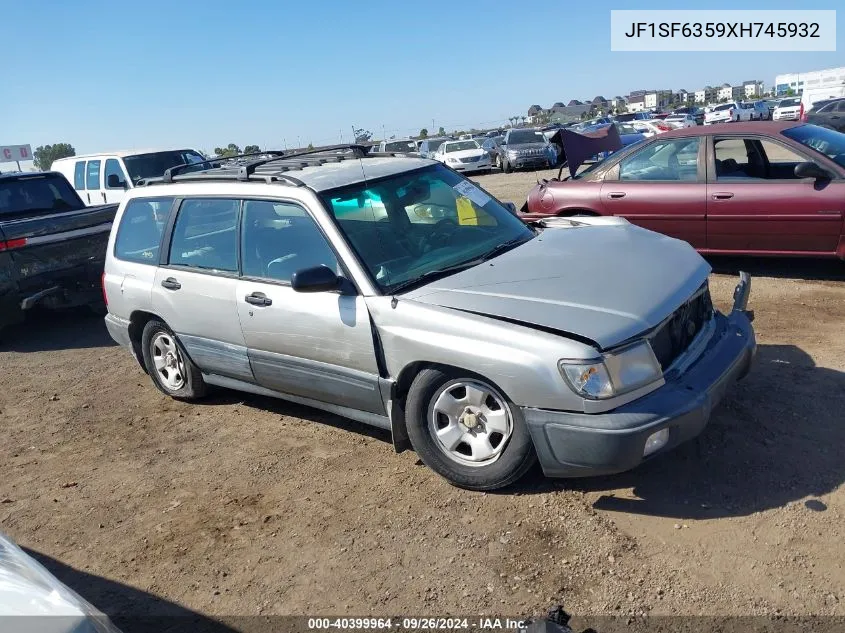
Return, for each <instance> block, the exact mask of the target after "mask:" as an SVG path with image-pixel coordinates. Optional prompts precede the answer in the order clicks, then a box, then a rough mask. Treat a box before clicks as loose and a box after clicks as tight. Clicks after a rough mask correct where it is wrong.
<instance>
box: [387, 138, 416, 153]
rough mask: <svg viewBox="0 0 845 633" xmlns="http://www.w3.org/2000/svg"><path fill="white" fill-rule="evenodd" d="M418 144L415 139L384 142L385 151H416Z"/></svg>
mask: <svg viewBox="0 0 845 633" xmlns="http://www.w3.org/2000/svg"><path fill="white" fill-rule="evenodd" d="M416 150H417V146H416V145H414V142H413V141H392V142H390V143H385V144H384V151H385V152H415V151H416Z"/></svg>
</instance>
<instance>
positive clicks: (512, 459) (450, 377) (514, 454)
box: [405, 369, 537, 490]
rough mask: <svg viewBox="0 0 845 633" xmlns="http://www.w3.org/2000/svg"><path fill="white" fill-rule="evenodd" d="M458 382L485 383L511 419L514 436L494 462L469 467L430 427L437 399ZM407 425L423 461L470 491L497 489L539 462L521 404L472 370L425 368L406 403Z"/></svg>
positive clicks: (508, 483) (456, 484)
mask: <svg viewBox="0 0 845 633" xmlns="http://www.w3.org/2000/svg"><path fill="white" fill-rule="evenodd" d="M455 381H470V382H476V383H483V384H485V385H486V386H488V387H490V388H491V389H492V390H494V391H495V392H496V395H498V396H501V399H502V401H503V402H504V404H505V406H506V407H507V408H508V410H509V412H510V416H511V421H512V431H511V436H510V438H509V439H508V440H507V443H506V444H505V446H504V449H503V450H502V452H501V453H500V454H499V455H498V458H497V459H495V461H492V462H491V463H490V464H487V465H482V466H469V465H465V464H462V463H459V462H458V461H455V460H454V459H452V458H451V457H449V456H448V455H447V454H446V451H445V450H444V449H443V448H441V447H440V445H439V443H438V441H437V440H436V439H435V437H434V435H433V431H432V430H430V427H429V423H428V420H429V416H431V415H433V407H434V403H435V400H436V398H437V397H438V396H439V395H440V394H441V393H442V392H443V391H445V388H447V387H448V386H449V385H451V384H452V383H454V382H455ZM405 425H406V428H407V430H408V438H409V439H410V441H411V446H413V448H414V451H416V453H417V455H419V457H420V459H421V460H422V461H423V463H424V464H425V465H426V466H428V467H429V468H431V469H432V470H433V471H435V472H436V473H438V474H439V475H441V476H443V477H444V478H445V479H446V480H447V481H448V482H449V483H450V484H452V485H454V486H457V487H459V488H466V489H468V490H495V489H497V488H503V487H505V486H508V485H510V484H512V483H514V482H516V481H517V480H518V479H520V478H521V477H522V476H523V475H524V474H525V473H526V472H527V471H528V470H529V469H530V468H531V467H532V466H533V465H534V463H535V462H536V461H537V455H536V453H535V452H534V444H533V443H532V441H531V436H530V434H529V432H528V426H527V425H526V424H525V420H524V419H523V417H522V412H521V411H520V409H519V407H517V406H515V405H514V404H513V402H511V400H510V399H509V398H508V397H507V396H506V395H505V394H503V393H502V392H501V391H499V390H498V389H497V388H495V387H494V386H493V385H492V384H490V383H489V381H487V380H485V379H484V378H481V377H479V376H476V375H474V374H472V373H471V372H458V371H447V370H444V369H424V370H423V371H421V372H420V373H419V374H418V375H417V377H416V378H415V379H414V382H413V383H412V384H411V388H410V390H409V391H408V398H407V401H406V403H405Z"/></svg>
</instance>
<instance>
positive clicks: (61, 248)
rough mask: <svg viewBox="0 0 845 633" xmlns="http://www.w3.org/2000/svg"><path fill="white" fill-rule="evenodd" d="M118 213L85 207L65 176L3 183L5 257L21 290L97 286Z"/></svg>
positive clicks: (0, 231) (0, 226)
mask: <svg viewBox="0 0 845 633" xmlns="http://www.w3.org/2000/svg"><path fill="white" fill-rule="evenodd" d="M116 211H117V205H116V204H113V205H104V206H97V207H85V206H84V205H83V203H82V201H81V200H80V199H79V196H78V195H77V194H76V192H75V191H74V190H73V189H72V188H71V187H70V185H69V183H68V182H67V180H65V178H64V176H62V175H61V174H55V173H45V174H32V175H30V174H21V175H19V176H17V177H13V178H3V179H2V180H0V240H2V241H0V251H2V252H4V253H5V254H6V255H7V256H8V257H9V261H10V267H11V271H12V275H13V279H14V281H16V282H17V284H18V286H19V288H20V290H21V291H22V292H24V293H25V292H27V291H38V290H42V289H44V288H45V287H47V286H50V285H63V284H64V283H65V282H74V283H75V282H78V281H82V280H85V281H94V280H95V279H96V277H97V276H98V275H99V274H100V272H101V271H102V268H103V262H104V259H105V252H106V244H107V242H108V238H109V231H110V229H111V223H112V220H113V219H114V216H115V212H116ZM92 277H93V279H91V278H92Z"/></svg>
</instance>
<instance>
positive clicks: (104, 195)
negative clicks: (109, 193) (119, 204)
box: [100, 191, 106, 202]
mask: <svg viewBox="0 0 845 633" xmlns="http://www.w3.org/2000/svg"><path fill="white" fill-rule="evenodd" d="M100 193H101V194H103V202H105V201H106V192H105V191H101V192H100Z"/></svg>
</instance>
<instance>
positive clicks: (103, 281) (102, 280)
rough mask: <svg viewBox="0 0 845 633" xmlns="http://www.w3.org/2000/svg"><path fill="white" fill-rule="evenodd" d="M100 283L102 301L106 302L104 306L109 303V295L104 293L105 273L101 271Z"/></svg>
mask: <svg viewBox="0 0 845 633" xmlns="http://www.w3.org/2000/svg"><path fill="white" fill-rule="evenodd" d="M100 283H101V284H102V285H103V302H104V303H105V304H106V307H108V305H109V297H108V295H107V294H106V273H105V271H103V276H102V277H101V278H100Z"/></svg>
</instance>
